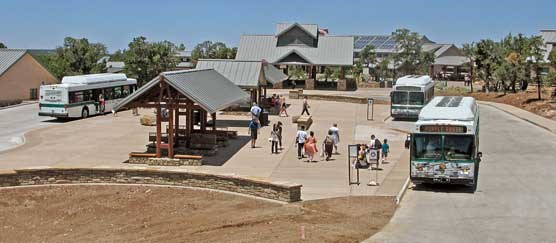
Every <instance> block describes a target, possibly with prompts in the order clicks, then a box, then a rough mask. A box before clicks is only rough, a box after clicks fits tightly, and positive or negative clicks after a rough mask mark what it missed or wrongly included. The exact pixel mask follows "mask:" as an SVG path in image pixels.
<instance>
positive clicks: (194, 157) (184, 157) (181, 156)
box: [174, 154, 203, 159]
mask: <svg viewBox="0 0 556 243" xmlns="http://www.w3.org/2000/svg"><path fill="white" fill-rule="evenodd" d="M174 158H176V159H203V156H200V155H188V154H176V155H174Z"/></svg>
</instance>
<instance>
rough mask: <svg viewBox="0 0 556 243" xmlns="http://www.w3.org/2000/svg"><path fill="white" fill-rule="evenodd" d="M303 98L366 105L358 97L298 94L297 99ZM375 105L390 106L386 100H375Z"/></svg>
mask: <svg viewBox="0 0 556 243" xmlns="http://www.w3.org/2000/svg"><path fill="white" fill-rule="evenodd" d="M291 93H292V91H290V99H295V98H292V94H291ZM303 97H307V99H309V100H326V101H336V102H344V103H355V104H367V98H366V97H359V96H349V95H327V94H303V93H302V92H301V94H299V99H302V98H303ZM374 103H375V104H382V105H386V104H390V102H389V101H387V100H381V99H375V100H374Z"/></svg>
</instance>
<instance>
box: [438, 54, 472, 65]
mask: <svg viewBox="0 0 556 243" xmlns="http://www.w3.org/2000/svg"><path fill="white" fill-rule="evenodd" d="M468 62H469V58H467V57H465V56H443V57H437V58H435V59H434V65H445V66H461V65H463V64H465V63H468Z"/></svg>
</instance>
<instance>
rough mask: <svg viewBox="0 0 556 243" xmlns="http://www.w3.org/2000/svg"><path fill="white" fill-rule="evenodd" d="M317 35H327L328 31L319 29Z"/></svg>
mask: <svg viewBox="0 0 556 243" xmlns="http://www.w3.org/2000/svg"><path fill="white" fill-rule="evenodd" d="M319 35H328V29H319Z"/></svg>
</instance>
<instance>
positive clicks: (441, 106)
mask: <svg viewBox="0 0 556 243" xmlns="http://www.w3.org/2000/svg"><path fill="white" fill-rule="evenodd" d="M476 112H477V103H476V102H475V99H474V98H473V97H467V96H466V97H461V96H437V97H434V98H433V99H432V100H431V101H430V102H429V103H428V104H427V105H425V107H423V109H421V112H420V113H419V121H430V120H458V121H473V120H474V119H475V113H476Z"/></svg>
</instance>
